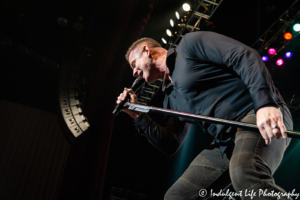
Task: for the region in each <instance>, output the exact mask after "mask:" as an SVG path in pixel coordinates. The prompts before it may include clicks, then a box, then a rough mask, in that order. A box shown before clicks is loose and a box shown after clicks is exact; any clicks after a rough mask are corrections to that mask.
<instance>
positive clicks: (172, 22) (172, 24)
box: [170, 19, 174, 27]
mask: <svg viewBox="0 0 300 200" xmlns="http://www.w3.org/2000/svg"><path fill="white" fill-rule="evenodd" d="M170 24H171V26H172V27H174V21H173V20H172V19H170Z"/></svg>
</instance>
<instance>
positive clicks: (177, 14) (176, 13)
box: [175, 11, 180, 19]
mask: <svg viewBox="0 0 300 200" xmlns="http://www.w3.org/2000/svg"><path fill="white" fill-rule="evenodd" d="M175 15H176V18H177V19H180V15H179V13H178V12H177V11H176V12H175Z"/></svg>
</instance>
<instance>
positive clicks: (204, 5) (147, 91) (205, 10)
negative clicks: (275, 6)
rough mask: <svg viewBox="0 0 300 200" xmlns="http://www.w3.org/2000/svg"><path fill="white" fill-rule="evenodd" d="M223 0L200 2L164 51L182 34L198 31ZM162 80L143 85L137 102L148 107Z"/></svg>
mask: <svg viewBox="0 0 300 200" xmlns="http://www.w3.org/2000/svg"><path fill="white" fill-rule="evenodd" d="M222 1H223V0H201V1H200V2H199V3H198V4H196V7H195V8H194V9H193V12H192V14H191V17H190V18H189V19H188V21H187V23H185V24H181V31H180V32H179V33H178V36H177V38H176V39H175V40H174V42H172V41H169V43H168V44H167V46H166V49H168V48H173V47H176V46H177V45H178V44H179V42H180V40H181V38H182V37H183V36H184V34H186V33H188V32H194V31H199V30H200V22H201V20H202V19H206V20H209V19H210V18H211V17H212V16H213V14H214V13H215V11H216V9H217V8H218V7H219V5H220V4H221V3H222ZM161 84H162V80H157V81H155V82H154V83H152V84H147V83H145V84H144V85H143V86H142V88H141V90H140V92H139V93H138V94H137V98H138V102H139V103H140V104H143V105H148V103H149V102H150V100H151V99H152V98H153V96H154V95H155V93H156V92H157V90H158V89H159V88H160V86H161Z"/></svg>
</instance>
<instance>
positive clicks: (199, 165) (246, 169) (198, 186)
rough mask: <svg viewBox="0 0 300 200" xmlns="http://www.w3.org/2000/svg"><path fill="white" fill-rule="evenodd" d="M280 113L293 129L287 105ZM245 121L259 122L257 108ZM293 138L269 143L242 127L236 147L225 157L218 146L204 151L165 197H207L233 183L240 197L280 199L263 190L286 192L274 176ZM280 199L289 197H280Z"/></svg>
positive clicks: (185, 199) (187, 199)
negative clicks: (276, 182)
mask: <svg viewBox="0 0 300 200" xmlns="http://www.w3.org/2000/svg"><path fill="white" fill-rule="evenodd" d="M281 112H282V115H283V121H284V124H285V126H286V129H287V130H292V129H293V122H292V117H291V114H290V112H289V110H288V108H287V107H286V106H284V105H283V106H281ZM242 122H245V123H250V124H256V116H255V113H254V111H253V110H252V111H250V112H249V113H248V114H247V115H246V116H245V117H244V118H243V119H242ZM290 141H291V138H287V139H280V140H278V139H272V142H271V144H270V145H268V146H267V145H265V140H264V139H263V138H262V137H261V135H260V133H259V132H253V131H248V130H240V131H238V132H237V133H236V136H235V145H234V147H232V149H233V150H228V151H227V153H226V155H224V156H223V158H222V156H221V153H220V150H219V148H208V149H205V150H203V151H202V152H201V153H200V154H199V155H198V156H197V157H196V158H195V159H194V160H193V161H192V163H191V164H190V165H189V167H188V168H187V169H186V171H185V172H184V173H183V175H182V176H181V177H180V178H179V179H178V180H177V181H176V182H175V183H174V184H173V185H172V187H171V188H170V189H169V190H168V191H167V193H166V194H165V200H190V199H208V198H209V196H210V195H211V194H212V193H211V191H212V190H213V192H214V193H219V192H220V191H221V190H222V189H225V188H227V187H228V186H230V184H232V185H233V188H234V189H235V191H230V192H236V193H239V194H240V195H241V196H240V198H241V199H251V196H252V199H277V197H276V196H266V195H262V194H261V192H262V191H264V192H266V193H269V192H272V191H274V192H277V193H278V192H283V193H285V191H284V190H283V189H282V188H281V187H279V186H278V185H276V184H275V182H274V178H273V177H272V176H273V174H274V172H275V170H276V169H277V168H278V166H279V164H280V162H281V160H282V158H283V155H284V152H285V150H286V148H287V147H288V145H289V143H290ZM200 190H201V191H200ZM205 190H206V192H207V194H205ZM199 191H200V193H201V194H200V195H199ZM225 192H226V190H225ZM249 192H251V193H252V195H251V194H250V193H249ZM254 192H255V194H254ZM259 194H261V195H259ZM201 196H202V197H201ZM223 198H224V197H223ZM280 199H288V198H287V197H285V196H281V197H280ZM290 199H291V198H290Z"/></svg>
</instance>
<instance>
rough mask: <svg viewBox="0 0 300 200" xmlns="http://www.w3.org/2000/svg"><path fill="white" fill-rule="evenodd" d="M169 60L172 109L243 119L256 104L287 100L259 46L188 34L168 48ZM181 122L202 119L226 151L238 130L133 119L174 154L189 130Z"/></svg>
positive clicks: (167, 102) (158, 144)
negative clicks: (187, 123) (252, 46)
mask: <svg viewBox="0 0 300 200" xmlns="http://www.w3.org/2000/svg"><path fill="white" fill-rule="evenodd" d="M176 52H177V53H176ZM176 54H177V55H176ZM167 66H168V68H169V69H170V75H171V78H172V82H173V83H169V84H168V85H167V87H166V91H165V93H164V95H165V99H164V102H163V103H164V107H165V108H168V109H172V110H177V111H182V112H188V113H193V114H200V115H206V116H211V117H217V118H222V119H228V120H236V121H239V120H241V119H242V118H243V117H244V116H245V115H246V114H247V113H248V112H249V111H250V110H252V109H254V110H255V112H256V111H257V110H258V109H259V108H261V107H265V106H275V107H277V106H278V104H285V103H284V101H283V98H282V97H281V95H280V94H279V92H278V91H277V89H276V88H275V87H274V85H273V81H272V79H271V76H270V74H269V72H268V70H267V68H266V67H265V65H264V63H263V61H262V59H261V57H260V55H259V54H258V52H257V51H256V50H254V49H252V48H250V47H248V46H246V45H244V44H242V43H240V42H238V41H236V40H233V39H231V38H228V37H226V36H223V35H220V34H217V33H213V32H194V33H188V34H186V35H185V36H184V37H183V39H182V40H181V42H180V44H179V45H178V46H177V48H176V50H175V49H169V50H168V54H167ZM182 122H189V123H196V124H199V125H200V126H201V127H202V128H203V130H205V131H206V132H208V133H209V134H210V135H212V136H213V137H214V138H215V139H214V142H215V143H216V144H218V145H219V146H220V147H221V148H220V149H221V152H222V153H223V152H224V150H225V148H226V146H227V143H228V142H230V141H231V140H232V137H233V135H234V134H235V132H236V129H235V128H232V127H228V126H224V125H220V124H218V125H217V124H210V123H207V122H197V121H194V120H190V119H185V118H179V119H173V118H171V119H170V120H169V121H168V123H167V124H166V126H165V127H162V126H159V125H158V124H156V123H155V122H153V120H152V119H151V118H149V116H147V115H144V114H143V115H141V116H140V117H139V118H138V119H137V120H135V122H134V123H135V125H136V126H137V127H138V128H139V130H140V132H141V133H142V134H144V135H145V136H146V137H147V138H148V140H149V141H150V143H152V144H153V145H154V146H156V147H157V148H158V149H160V150H161V151H163V152H164V153H166V154H173V153H174V152H176V151H177V150H178V148H179V147H180V146H181V144H182V142H183V141H184V138H185V136H186V132H187V130H188V128H187V125H185V124H184V123H182Z"/></svg>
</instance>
